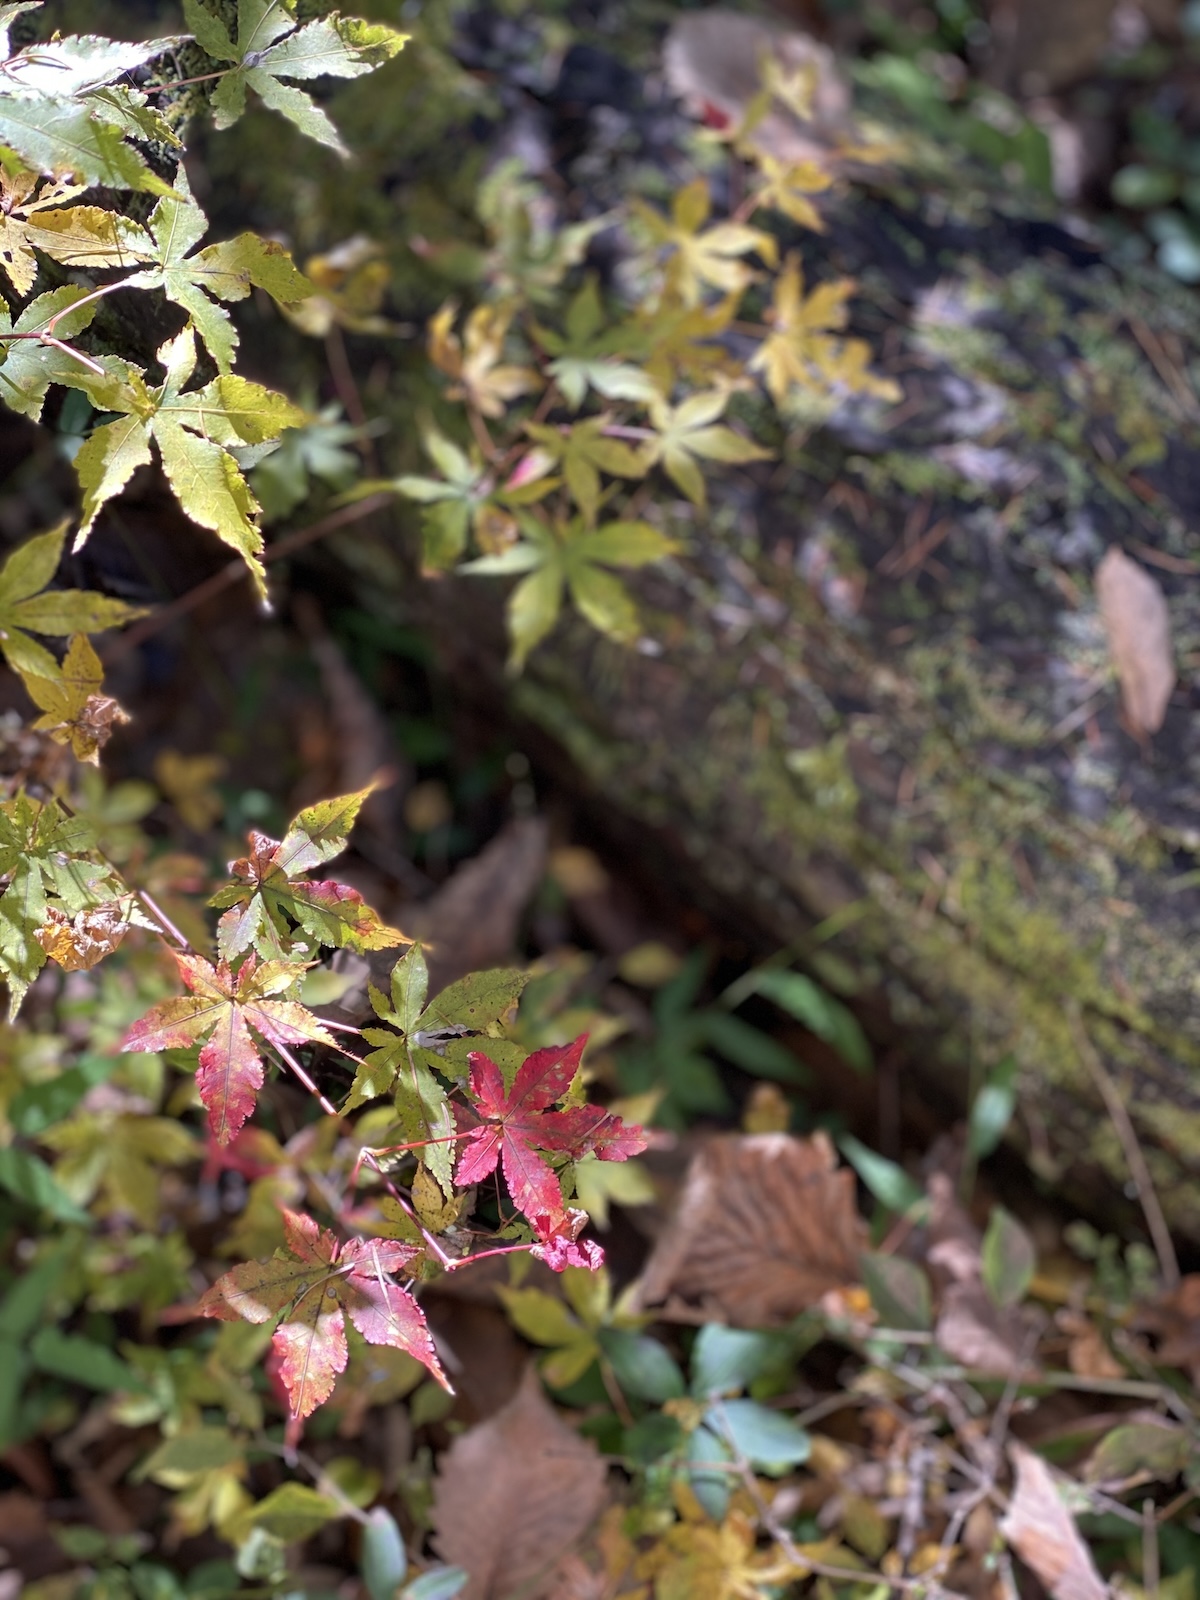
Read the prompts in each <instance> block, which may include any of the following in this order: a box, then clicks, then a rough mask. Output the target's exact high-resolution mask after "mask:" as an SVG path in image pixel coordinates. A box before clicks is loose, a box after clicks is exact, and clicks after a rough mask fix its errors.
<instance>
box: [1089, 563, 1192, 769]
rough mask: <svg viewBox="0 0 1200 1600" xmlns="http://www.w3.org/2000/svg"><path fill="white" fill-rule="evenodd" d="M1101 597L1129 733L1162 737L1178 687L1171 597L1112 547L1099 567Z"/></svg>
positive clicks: (1105, 629) (1102, 614)
mask: <svg viewBox="0 0 1200 1600" xmlns="http://www.w3.org/2000/svg"><path fill="white" fill-rule="evenodd" d="M1096 599H1097V602H1098V603H1099V606H1100V616H1101V619H1102V620H1103V622H1104V631H1105V633H1106V634H1107V635H1108V648H1109V651H1110V653H1111V655H1112V660H1113V666H1114V667H1115V668H1116V672H1117V678H1118V679H1119V681H1120V684H1121V704H1122V706H1123V708H1124V711H1125V718H1126V721H1127V722H1128V723H1129V727H1130V730H1131V732H1132V733H1134V734H1135V735H1136V736H1137V737H1138V738H1142V737H1144V736H1145V735H1146V734H1148V733H1157V732H1158V730H1159V728H1161V727H1162V725H1163V718H1164V717H1165V716H1166V714H1167V703H1168V701H1169V700H1170V698H1171V691H1172V690H1173V689H1174V687H1175V659H1174V654H1173V652H1172V649H1171V616H1170V612H1169V611H1168V609H1167V601H1166V596H1165V595H1164V594H1163V592H1162V588H1161V587H1160V585H1159V584H1158V582H1157V580H1156V579H1154V578H1152V577H1151V576H1150V574H1149V573H1148V572H1147V571H1146V570H1145V569H1144V568H1143V567H1139V566H1138V564H1137V562H1136V561H1131V560H1130V559H1129V557H1128V556H1127V555H1126V554H1125V552H1124V551H1123V550H1119V549H1117V547H1116V546H1115V545H1113V546H1111V547H1110V548H1109V550H1108V553H1107V554H1106V555H1105V557H1104V559H1103V561H1101V563H1100V565H1099V567H1098V568H1097V569H1096Z"/></svg>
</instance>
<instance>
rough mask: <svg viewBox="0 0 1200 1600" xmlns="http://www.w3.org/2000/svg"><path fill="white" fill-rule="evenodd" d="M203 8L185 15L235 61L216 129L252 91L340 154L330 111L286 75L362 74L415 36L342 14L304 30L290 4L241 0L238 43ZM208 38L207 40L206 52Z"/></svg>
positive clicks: (219, 93) (222, 91)
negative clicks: (206, 16) (297, 24)
mask: <svg viewBox="0 0 1200 1600" xmlns="http://www.w3.org/2000/svg"><path fill="white" fill-rule="evenodd" d="M197 9H198V8H197V6H196V5H195V3H194V0H193V3H192V4H191V5H190V7H189V9H188V11H187V13H186V15H187V17H188V21H189V25H191V26H193V28H198V29H201V30H203V33H204V40H207V41H208V43H211V45H212V49H211V50H210V52H209V53H210V54H211V55H212V56H213V57H214V59H216V60H218V61H233V62H235V63H236V65H235V66H234V67H233V68H232V69H231V70H230V71H229V72H228V73H227V74H226V75H225V77H224V79H223V80H222V81H221V83H220V84H219V85H218V86H217V89H216V92H215V93H214V94H213V97H212V110H213V116H214V121H215V123H216V126H217V127H218V128H227V127H229V126H230V125H231V124H232V123H234V122H236V121H237V119H238V118H239V117H240V116H241V115H242V112H243V111H244V109H245V105H246V90H247V88H250V89H253V90H254V92H255V93H256V94H257V95H258V97H259V98H260V99H261V100H262V102H263V104H264V105H266V106H269V107H270V108H271V110H273V111H278V112H279V113H280V114H281V115H282V116H285V117H287V119H288V120H289V121H290V122H292V123H293V124H294V125H295V126H296V127H297V128H299V129H300V131H301V133H304V134H306V135H307V136H308V137H309V138H311V139H315V140H316V141H317V142H318V143H319V144H324V145H328V146H329V147H330V148H331V149H333V150H336V151H337V152H338V153H339V154H341V155H346V154H348V152H347V150H346V148H345V146H344V145H343V144H342V141H341V139H340V138H339V137H338V133H337V129H336V128H335V127H334V125H333V123H332V122H331V121H330V120H329V118H328V117H327V116H326V114H325V112H324V111H322V110H321V108H320V107H319V106H318V105H316V104H315V102H314V101H313V100H312V99H311V98H310V97H309V96H308V95H307V94H305V92H304V91H303V90H302V89H296V88H293V87H291V85H290V84H287V83H284V82H282V81H281V80H283V79H285V78H287V79H291V80H293V81H297V80H298V81H301V82H306V81H309V80H311V79H313V78H321V77H333V78H357V77H360V76H361V75H362V74H363V73H365V72H373V71H374V70H375V69H376V68H377V67H380V66H382V65H383V64H384V62H386V61H389V60H390V59H391V58H392V57H393V56H394V55H396V54H397V53H398V52H399V51H400V50H401V49H403V47H404V45H405V43H406V42H407V39H408V35H407V34H403V33H398V32H397V31H396V30H395V29H394V28H388V27H385V26H384V25H382V24H380V23H369V22H362V21H360V20H358V19H357V18H353V17H340V16H338V15H337V13H336V12H335V13H334V14H333V15H332V16H328V17H321V18H318V19H317V20H315V21H313V22H308V23H305V24H304V25H303V26H301V27H298V28H297V27H295V17H294V10H293V8H291V7H287V8H285V7H284V6H283V5H281V4H276V3H270V4H265V5H264V3H263V0H239V5H238V37H237V42H236V44H235V43H234V42H233V41H232V40H231V39H230V38H229V36H228V34H227V33H226V32H225V30H224V28H221V29H220V30H219V32H218V29H217V27H216V26H215V25H212V24H210V23H209V22H208V21H206V20H203V19H201V18H200V17H199V16H198V15H197ZM197 37H199V34H197ZM204 40H202V41H201V42H202V43H204ZM208 43H205V44H204V47H205V48H206V49H207V48H208Z"/></svg>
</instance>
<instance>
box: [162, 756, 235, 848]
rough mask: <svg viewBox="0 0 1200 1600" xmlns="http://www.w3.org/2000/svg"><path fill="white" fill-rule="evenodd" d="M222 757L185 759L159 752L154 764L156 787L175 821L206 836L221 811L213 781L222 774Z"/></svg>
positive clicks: (220, 801) (219, 796)
mask: <svg viewBox="0 0 1200 1600" xmlns="http://www.w3.org/2000/svg"><path fill="white" fill-rule="evenodd" d="M225 766H226V762H225V758H224V756H185V755H181V754H180V752H179V751H178V750H163V751H161V752H160V753H159V755H158V757H157V759H156V760H155V763H154V776H155V778H156V780H157V782H158V786H159V788H160V789H161V790H162V792H163V793H164V794H165V795H166V797H167V799H168V800H169V801H170V803H171V804H172V805H173V806H174V808H175V810H176V812H177V813H178V815H179V820H180V821H181V822H182V823H183V824H184V826H185V827H188V828H192V829H193V830H194V831H195V832H196V833H207V832H208V830H209V828H211V827H212V825H213V823H214V822H216V821H217V820H218V819H219V818H220V817H221V815H222V814H223V812H224V810H225V801H224V800H223V798H222V796H221V791H220V790H219V789H218V788H217V785H216V780H217V779H218V778H219V777H220V776H221V775H222V773H223V772H224V771H225Z"/></svg>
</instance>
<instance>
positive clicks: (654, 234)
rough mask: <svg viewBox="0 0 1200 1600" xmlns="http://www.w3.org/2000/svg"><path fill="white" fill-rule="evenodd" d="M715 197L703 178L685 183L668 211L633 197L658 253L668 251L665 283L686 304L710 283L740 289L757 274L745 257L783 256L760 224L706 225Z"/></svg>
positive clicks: (736, 291) (770, 262)
mask: <svg viewBox="0 0 1200 1600" xmlns="http://www.w3.org/2000/svg"><path fill="white" fill-rule="evenodd" d="M711 210H712V197H711V195H710V194H709V189H708V183H707V181H706V180H705V179H704V178H695V179H693V180H692V182H691V183H689V184H687V185H685V187H684V188H682V189H681V190H680V191H679V193H678V194H677V195H676V196H675V199H674V201H673V203H672V205H671V215H670V217H669V218H668V217H664V216H663V215H662V214H661V213H660V212H658V211H655V210H654V209H653V207H652V206H648V205H646V204H645V202H644V201H640V200H637V201H634V211H635V214H636V216H637V218H638V220H639V222H640V224H641V226H642V231H643V232H644V233H645V235H646V236H647V238H648V240H649V242H650V244H651V246H652V249H653V251H654V253H655V255H657V254H658V253H659V252H662V251H665V252H666V253H667V263H666V288H667V292H668V293H669V294H671V295H674V296H676V297H677V298H678V299H679V300H680V301H682V303H683V304H684V305H685V306H694V305H698V304H699V303H700V299H701V296H702V293H703V289H704V287H705V286H707V287H709V288H712V289H718V290H720V291H721V293H722V294H740V293H741V291H742V290H743V289H745V288H747V287H748V286H749V285H750V284H751V283H753V281H754V279H755V278H756V277H757V276H758V274H757V273H756V272H755V270H754V268H753V267H752V266H750V264H749V262H747V261H746V260H745V259H744V258H745V257H746V256H748V255H751V254H753V253H757V254H758V255H759V256H761V258H762V259H763V260H764V261H765V262H766V263H767V265H768V266H771V267H773V266H774V265H775V263H776V261H777V260H778V248H777V246H776V243H775V240H774V239H773V238H772V237H771V235H770V234H769V233H764V232H763V231H762V229H761V228H752V227H750V226H749V224H747V223H744V222H716V223H714V224H713V226H712V227H711V228H707V227H705V223H706V222H707V221H708V217H709V213H710V211H711Z"/></svg>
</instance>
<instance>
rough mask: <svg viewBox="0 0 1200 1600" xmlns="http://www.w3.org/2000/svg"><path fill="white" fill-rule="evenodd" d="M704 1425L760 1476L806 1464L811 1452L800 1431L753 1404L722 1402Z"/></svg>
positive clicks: (785, 1419) (786, 1419)
mask: <svg viewBox="0 0 1200 1600" xmlns="http://www.w3.org/2000/svg"><path fill="white" fill-rule="evenodd" d="M705 1421H706V1423H707V1425H708V1426H709V1427H710V1428H712V1429H713V1430H714V1431H715V1432H717V1433H719V1434H721V1435H722V1436H723V1437H724V1438H726V1439H728V1440H729V1442H730V1443H731V1444H732V1446H733V1448H734V1449H735V1450H736V1451H737V1453H738V1454H739V1455H740V1456H743V1457H744V1458H745V1459H746V1460H747V1461H748V1462H749V1463H750V1464H751V1466H753V1467H757V1468H758V1470H759V1471H760V1472H786V1471H787V1469H788V1468H789V1467H797V1466H799V1465H800V1464H801V1463H802V1462H804V1461H807V1460H808V1457H809V1453H810V1451H811V1449H812V1441H811V1440H810V1439H809V1436H808V1434H807V1433H805V1431H804V1429H803V1428H798V1427H797V1426H796V1424H795V1423H794V1422H793V1421H792V1419H791V1418H790V1417H787V1416H784V1414H783V1413H782V1412H780V1411H771V1410H769V1409H768V1408H767V1407H766V1406H762V1405H759V1404H758V1402H757V1401H756V1400H722V1401H721V1402H719V1404H717V1405H715V1406H714V1407H713V1408H712V1410H711V1411H709V1413H708V1414H707V1416H706V1418H705Z"/></svg>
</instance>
